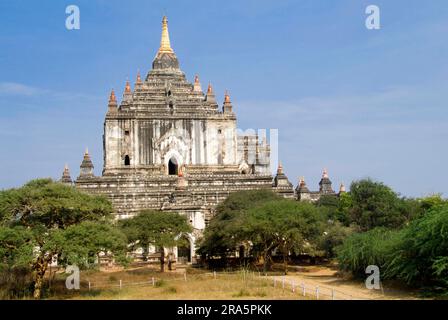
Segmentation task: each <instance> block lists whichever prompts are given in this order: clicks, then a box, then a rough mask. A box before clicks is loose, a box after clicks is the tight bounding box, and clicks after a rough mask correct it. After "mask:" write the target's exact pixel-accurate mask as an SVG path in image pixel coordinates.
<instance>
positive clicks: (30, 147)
mask: <svg viewBox="0 0 448 320" xmlns="http://www.w3.org/2000/svg"><path fill="white" fill-rule="evenodd" d="M70 4H76V5H78V6H79V8H80V11H81V29H80V30H75V31H68V30H67V29H66V28H65V19H66V16H67V15H66V14H65V8H66V6H68V5H70ZM370 4H375V5H377V6H379V7H380V9H381V29H380V30H367V29H366V28H365V24H364V22H365V19H366V16H367V15H366V14H365V13H364V11H365V9H366V7H367V6H368V5H370ZM163 14H167V15H168V19H169V27H170V36H171V44H172V46H173V48H174V50H175V52H176V54H177V56H178V58H179V60H180V63H181V68H182V69H183V71H184V72H185V73H186V75H187V77H188V78H189V79H190V80H191V81H192V80H193V78H194V74H195V73H198V74H199V76H200V79H201V82H202V84H203V87H205V86H206V84H207V83H208V82H209V81H211V82H212V83H213V85H214V88H215V91H216V93H217V96H218V99H219V101H222V99H223V94H224V91H225V90H226V89H228V90H229V91H230V93H231V98H232V101H233V104H234V110H235V112H236V113H237V116H238V126H239V128H242V129H247V128H278V129H279V143H280V146H279V155H280V158H281V160H282V162H283V166H284V168H285V171H286V174H287V175H288V177H289V179H290V180H291V182H293V183H294V184H296V183H297V180H298V177H299V176H305V178H306V181H307V183H308V185H309V187H310V188H311V189H316V188H317V183H318V181H319V179H320V175H321V172H322V168H324V167H326V168H328V170H329V174H330V178H331V179H332V180H333V183H334V187H335V188H337V187H338V185H339V183H340V182H341V181H343V182H345V183H346V184H347V185H348V184H349V183H350V182H351V181H352V180H354V179H360V178H364V177H368V176H370V177H372V178H374V179H377V180H381V181H383V182H385V183H386V184H388V185H390V186H391V187H393V188H394V189H395V190H397V191H398V192H400V193H401V194H403V195H406V196H423V195H427V194H430V193H434V192H441V193H444V195H445V196H446V195H447V194H448V184H447V183H446V180H447V178H448V174H447V168H446V166H447V159H448V148H447V138H448V126H447V123H448V122H447V121H448V110H447V107H448V104H447V94H448V63H447V62H448V42H447V41H446V39H447V34H448V6H447V5H446V0H432V1H428V2H422V1H416V0H395V1H385V0H384V1H379V0H370V1H362V0H339V1H333V0H327V1H316V0H301V1H300V0H296V1H273V0H272V1H267V0H250V1H241V0H240V1H225V2H223V1H221V2H218V1H210V0H208V1H202V0H197V1H169V2H168V1H162V0H161V1H153V0H151V1H147V0H145V1H143V0H142V1H138V0H132V1H118V0H88V1H87V0H85V1H84V0H83V1H76V0H72V1H62V0H58V1H54V0H44V1H39V2H37V1H23V0H2V1H1V2H0V45H1V50H0V109H1V113H0V147H1V150H2V151H1V157H0V188H8V187H14V186H19V185H21V184H23V183H24V182H26V181H27V180H29V179H32V178H35V177H54V178H59V177H60V175H61V173H62V170H63V166H64V164H65V163H68V164H69V166H70V169H71V173H72V177H76V176H77V175H78V173H79V164H80V162H81V160H82V154H83V151H84V149H85V147H89V150H90V152H91V154H92V158H93V161H94V164H95V172H96V173H97V174H100V173H101V169H102V165H103V163H102V130H103V121H104V115H105V112H106V110H107V100H108V95H109V92H110V89H111V88H115V89H116V91H117V94H118V95H119V96H121V93H122V90H123V88H124V83H125V81H126V78H127V77H129V78H130V79H131V81H132V82H134V80H135V76H136V73H137V70H138V69H140V70H141V72H142V74H143V75H145V74H146V73H147V72H148V71H149V69H150V66H151V63H152V60H153V58H154V56H155V53H156V51H157V48H158V46H159V42H160V28H161V27H160V24H161V18H162V16H163Z"/></svg>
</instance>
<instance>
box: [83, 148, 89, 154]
mask: <svg viewBox="0 0 448 320" xmlns="http://www.w3.org/2000/svg"><path fill="white" fill-rule="evenodd" d="M84 155H85V156H88V155H89V148H86V151H85V152H84Z"/></svg>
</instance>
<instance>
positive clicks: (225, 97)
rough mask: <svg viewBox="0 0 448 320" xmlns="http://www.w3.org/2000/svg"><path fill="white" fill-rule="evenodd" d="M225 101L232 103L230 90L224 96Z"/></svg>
mask: <svg viewBox="0 0 448 320" xmlns="http://www.w3.org/2000/svg"><path fill="white" fill-rule="evenodd" d="M224 103H230V96H229V91H227V90H226V94H225V96H224Z"/></svg>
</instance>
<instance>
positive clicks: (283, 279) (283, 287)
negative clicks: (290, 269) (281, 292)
mask: <svg viewBox="0 0 448 320" xmlns="http://www.w3.org/2000/svg"><path fill="white" fill-rule="evenodd" d="M282 289H285V276H283V277H282Z"/></svg>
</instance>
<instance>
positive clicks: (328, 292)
mask: <svg viewBox="0 0 448 320" xmlns="http://www.w3.org/2000/svg"><path fill="white" fill-rule="evenodd" d="M232 274H238V275H240V276H241V277H242V279H243V280H247V281H249V280H266V281H269V283H270V285H272V286H273V287H274V288H277V289H282V290H289V291H290V292H292V293H293V294H297V298H299V297H305V298H311V299H316V300H352V299H353V298H354V297H353V295H351V294H347V293H345V292H343V291H341V290H337V289H334V288H331V287H327V286H322V285H319V286H313V285H310V284H307V283H305V282H303V281H298V280H295V279H287V278H286V276H268V275H267V274H261V273H260V272H249V271H234V272H221V273H217V272H215V271H214V272H208V273H200V274H194V277H196V278H197V277H208V278H210V277H212V278H213V279H218V278H221V279H222V278H224V277H223V276H225V275H232ZM188 280H189V276H187V273H184V274H183V275H182V276H180V277H170V278H164V279H161V278H156V277H151V278H150V279H148V280H146V281H140V282H124V281H122V280H117V281H116V282H115V283H111V281H104V282H91V281H87V282H84V283H83V284H82V285H81V287H82V288H83V289H88V290H89V291H90V290H95V289H119V290H121V289H123V288H125V287H138V286H149V287H157V286H158V285H159V283H160V282H161V281H165V282H169V281H184V282H188ZM355 299H357V300H360V298H359V297H356V298H355Z"/></svg>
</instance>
